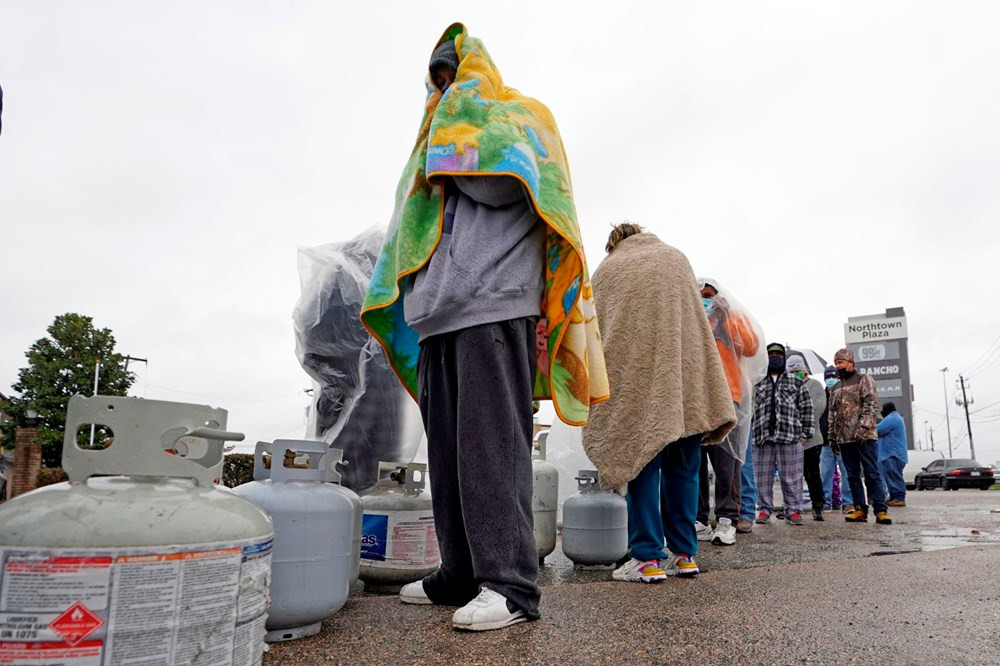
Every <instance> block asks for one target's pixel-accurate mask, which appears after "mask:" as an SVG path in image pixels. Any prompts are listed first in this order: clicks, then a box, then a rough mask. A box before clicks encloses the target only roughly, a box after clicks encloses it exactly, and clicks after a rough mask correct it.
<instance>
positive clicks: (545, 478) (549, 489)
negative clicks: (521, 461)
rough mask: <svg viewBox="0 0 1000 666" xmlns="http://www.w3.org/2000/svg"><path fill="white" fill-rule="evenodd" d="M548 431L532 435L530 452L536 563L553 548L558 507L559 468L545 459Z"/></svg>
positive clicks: (541, 560) (543, 558) (554, 545)
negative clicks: (533, 440)
mask: <svg viewBox="0 0 1000 666" xmlns="http://www.w3.org/2000/svg"><path fill="white" fill-rule="evenodd" d="M548 437H549V431H548V430H544V431H542V432H540V433H538V434H537V435H535V442H534V446H533V447H532V449H533V450H532V453H531V472H532V475H533V480H532V484H531V514H532V517H533V518H534V524H535V546H536V547H537V548H538V563H539V564H542V563H543V561H544V560H545V556H546V555H549V554H550V553H552V551H554V550H555V549H556V510H557V509H558V508H559V470H557V469H556V467H555V465H553V464H552V463H550V462H547V461H546V460H545V443H546V441H547V440H548Z"/></svg>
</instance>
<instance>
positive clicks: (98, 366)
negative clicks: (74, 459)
mask: <svg viewBox="0 0 1000 666" xmlns="http://www.w3.org/2000/svg"><path fill="white" fill-rule="evenodd" d="M100 381H101V360H100V359H98V360H97V364H96V365H95V366H94V397H96V396H97V386H98V384H99V383H100ZM94 428H95V424H93V423H91V424H90V448H94Z"/></svg>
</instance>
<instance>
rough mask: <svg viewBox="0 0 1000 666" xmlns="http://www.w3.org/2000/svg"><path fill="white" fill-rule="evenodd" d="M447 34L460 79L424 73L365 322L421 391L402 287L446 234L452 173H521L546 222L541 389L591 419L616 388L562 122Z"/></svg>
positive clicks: (567, 412)
mask: <svg viewBox="0 0 1000 666" xmlns="http://www.w3.org/2000/svg"><path fill="white" fill-rule="evenodd" d="M446 39H452V40H454V41H455V49H456V51H457V52H458V54H459V58H460V63H459V67H458V71H457V72H456V76H455V81H454V83H452V85H451V86H450V87H449V88H448V89H447V91H446V92H445V93H444V94H443V95H442V94H441V92H440V91H439V90H438V89H437V88H436V87H435V86H434V84H433V83H432V82H431V81H430V80H429V79H428V82H427V90H428V96H427V102H426V105H425V109H424V119H423V122H422V123H421V126H420V132H419V134H418V135H417V142H416V146H415V147H414V149H413V153H412V154H411V155H410V159H409V161H408V162H407V164H406V167H405V169H404V170H403V175H402V177H401V178H400V180H399V185H398V186H397V188H396V207H395V210H394V211H393V215H392V220H391V221H390V223H389V229H388V231H387V233H386V241H385V244H384V245H383V246H382V251H381V254H380V255H379V258H378V262H377V263H376V265H375V269H374V272H373V274H372V279H371V283H370V284H369V287H368V293H367V295H366V297H365V302H364V306H363V308H362V312H361V321H362V323H363V324H364V326H365V328H367V329H368V331H369V332H370V333H371V334H372V336H374V338H375V339H376V340H378V342H379V343H380V344H381V345H382V347H383V348H384V349H385V352H386V355H387V356H388V357H389V361H390V364H391V365H392V367H393V369H394V370H395V371H396V374H397V375H398V376H399V378H400V380H401V381H402V383H403V385H404V386H405V387H406V388H407V390H409V392H410V394H411V395H412V396H414V397H415V396H416V395H417V356H418V353H419V346H418V336H417V334H416V332H415V331H414V330H413V329H411V328H410V327H409V326H407V325H406V321H405V320H404V318H403V298H404V297H405V290H404V286H405V279H406V277H407V276H408V275H411V274H413V273H416V272H417V271H419V270H420V269H421V268H423V267H424V265H425V264H426V263H427V262H428V261H429V260H430V257H431V255H432V254H433V252H434V250H435V248H436V247H437V244H438V242H439V240H440V238H441V223H442V218H443V208H444V181H445V178H444V177H446V176H450V175H462V176H475V175H482V176H491V175H510V176H513V177H515V178H518V179H519V180H520V181H521V182H522V183H523V184H524V185H525V186H526V188H527V190H528V192H529V193H530V195H531V198H532V202H533V204H534V206H535V209H536V210H537V211H538V214H539V216H540V217H541V218H542V219H543V220H544V221H545V223H546V224H547V225H548V233H547V234H546V243H545V253H546V254H545V256H546V262H545V264H546V265H545V294H544V297H543V300H542V318H541V319H540V320H539V323H538V328H537V331H536V332H537V336H538V342H537V349H538V371H537V373H536V376H535V389H534V394H535V398H536V399H538V400H548V399H551V400H552V401H553V404H554V406H555V409H556V413H557V414H558V415H559V418H560V419H562V420H563V421H565V422H566V423H569V424H571V425H583V424H585V423H586V422H587V418H588V414H589V408H590V406H591V405H593V404H595V403H598V402H601V401H602V400H606V399H607V398H608V394H609V389H608V378H607V372H606V369H605V367H604V352H603V349H602V346H601V336H600V331H599V330H598V326H597V314H596V310H595V308H594V301H593V292H592V290H591V285H590V277H589V275H588V272H587V266H586V261H585V259H584V255H583V245H582V243H581V240H580V229H579V225H578V224H577V221H576V207H575V206H574V204H573V192H572V187H571V185H570V176H569V167H568V165H567V163H566V156H565V154H564V152H563V145H562V139H561V138H560V136H559V130H558V129H557V127H556V123H555V120H554V119H553V117H552V114H551V113H550V112H549V110H548V109H547V108H546V107H545V106H544V105H543V104H542V103H540V102H538V101H537V100H534V99H532V98H530V97H525V96H524V95H522V94H520V93H519V92H518V91H516V90H514V89H512V88H508V87H507V86H505V85H504V83H503V80H502V79H501V78H500V73H499V72H498V71H497V68H496V65H494V64H493V60H492V59H491V58H490V56H489V54H488V53H487V52H486V49H485V48H484V47H483V44H482V42H480V41H479V40H478V39H475V38H473V37H470V36H469V35H468V33H467V32H466V29H465V26H464V25H462V24H461V23H455V24H454V25H452V26H451V27H449V28H448V29H447V30H446V31H445V33H444V35H443V36H442V38H441V39H440V40H438V43H437V44H436V45H435V48H436V47H437V46H438V45H440V44H441V43H442V42H444V40H446ZM428 60H429V58H428Z"/></svg>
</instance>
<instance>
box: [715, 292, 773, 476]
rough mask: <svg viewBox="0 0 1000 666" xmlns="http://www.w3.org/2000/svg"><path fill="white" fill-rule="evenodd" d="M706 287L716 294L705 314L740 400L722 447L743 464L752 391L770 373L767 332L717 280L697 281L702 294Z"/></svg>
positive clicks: (729, 379) (751, 412)
mask: <svg viewBox="0 0 1000 666" xmlns="http://www.w3.org/2000/svg"><path fill="white" fill-rule="evenodd" d="M706 285H710V286H711V287H712V288H713V289H715V291H716V292H717V293H716V295H715V296H713V297H712V303H711V305H710V306H709V308H708V309H707V310H706V314H707V315H708V321H709V323H710V324H711V325H712V334H713V335H714V336H715V340H716V345H717V346H718V347H719V355H720V356H721V357H722V365H723V367H724V369H725V371H726V379H727V381H729V382H730V384H731V386H730V388H732V383H733V382H734V381H735V382H736V384H737V386H738V388H739V393H740V395H739V400H735V397H736V396H735V395H734V402H735V403H736V419H737V423H736V427H735V428H734V429H733V432H732V433H730V435H729V437H727V438H726V440H725V441H724V442H722V443H721V444H719V446H723V447H725V448H726V451H727V452H728V453H729V454H730V455H732V456H733V457H734V458H736V459H737V460H739V461H740V462H743V461H744V460H745V459H746V447H747V442H748V441H749V440H750V423H751V418H750V417H751V416H752V415H753V387H754V384H756V383H757V381H758V380H759V379H760V378H761V377H763V376H764V373H765V372H766V371H767V351H766V344H765V340H764V329H762V328H761V326H760V324H758V323H757V320H756V319H754V318H753V315H751V314H750V312H749V311H748V310H747V309H746V308H745V307H744V306H743V304H742V303H740V302H739V300H737V299H736V297H735V296H733V294H732V293H731V292H729V291H728V290H727V289H726V288H725V287H723V286H722V285H721V284H720V283H719V281H718V280H715V279H713V278H698V289H699V290H704V288H705V286H706ZM703 297H704V295H703ZM751 352H752V353H751Z"/></svg>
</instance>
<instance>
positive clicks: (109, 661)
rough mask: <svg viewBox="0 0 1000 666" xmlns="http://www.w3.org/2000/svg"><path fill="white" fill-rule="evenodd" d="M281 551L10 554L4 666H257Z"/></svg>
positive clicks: (1, 562) (4, 553)
mask: <svg viewBox="0 0 1000 666" xmlns="http://www.w3.org/2000/svg"><path fill="white" fill-rule="evenodd" d="M271 543H272V542H271V539H270V538H267V539H265V540H260V539H253V540H246V541H239V542H226V543H208V544H199V545H197V546H186V547H173V546H171V547H158V548H156V547H154V548H119V549H37V548H0V664H2V665H3V666H48V665H51V664H60V665H65V666H130V665H131V664H152V663H160V664H175V663H179V664H183V663H189V662H190V661H191V659H192V658H193V657H195V656H196V655H197V656H198V658H199V660H198V663H199V664H204V665H205V666H257V665H259V664H260V663H261V655H262V653H263V638H264V620H265V619H266V610H267V601H268V588H269V586H270V571H271Z"/></svg>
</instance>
